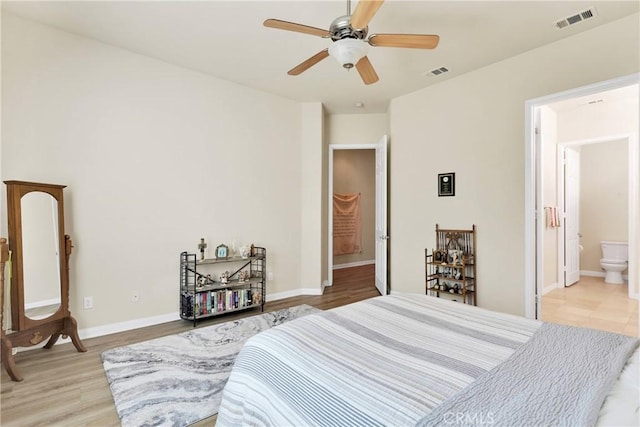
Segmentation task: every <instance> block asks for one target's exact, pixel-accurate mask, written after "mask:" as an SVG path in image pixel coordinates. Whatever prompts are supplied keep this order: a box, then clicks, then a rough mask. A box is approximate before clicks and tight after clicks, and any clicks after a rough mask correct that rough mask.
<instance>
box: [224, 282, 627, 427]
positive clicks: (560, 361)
mask: <svg viewBox="0 0 640 427" xmlns="http://www.w3.org/2000/svg"><path fill="white" fill-rule="evenodd" d="M637 347H638V339H636V338H632V337H627V336H624V335H618V334H612V333H608V332H603V331H595V330H592V329H586V328H576V327H569V326H561V325H554V324H549V323H544V322H540V321H537V320H532V319H526V318H523V317H518V316H512V315H507V314H503V313H497V312H492V311H489V310H485V309H482V308H479V307H473V306H469V305H464V304H460V303H456V302H452V301H446V300H444V299H440V298H434V297H429V296H426V295H387V296H382V297H377V298H372V299H369V300H366V301H361V302H358V303H354V304H350V305H347V306H343V307H338V308H335V309H332V310H328V311H325V312H322V313H318V314H313V315H309V316H306V317H303V318H300V319H296V320H294V321H292V322H289V323H286V324H284V325H281V326H278V327H276V328H273V329H270V330H268V331H265V332H263V333H261V334H258V335H256V336H254V337H252V338H251V339H249V340H248V341H247V343H246V344H245V346H244V348H243V349H242V350H241V352H240V353H239V354H238V356H237V358H236V361H235V364H234V367H233V370H232V372H231V375H230V377H229V380H228V382H227V384H226V386H225V389H224V392H223V397H222V402H221V405H220V410H219V413H218V419H217V424H216V425H217V426H220V427H226V426H240V425H274V426H305V425H313V426H365V425H366V426H413V425H420V426H432V425H433V426H435V425H456V426H460V425H499V426H504V425H509V426H511V425H518V426H521V425H522V426H523V425H531V426H534V425H535V426H541V425H567V426H582V425H594V424H599V425H625V424H626V425H638V411H639V409H638V361H637V360H638V350H637ZM603 403H604V404H603Z"/></svg>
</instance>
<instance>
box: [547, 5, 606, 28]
mask: <svg viewBox="0 0 640 427" xmlns="http://www.w3.org/2000/svg"><path fill="white" fill-rule="evenodd" d="M595 16H597V13H596V8H595V7H590V8H589V9H587V10H583V11H582V12H578V13H575V14H573V15H571V16H567V17H566V18H563V19H561V20H559V21H556V22H555V26H556V28H558V29H559V30H561V29H563V28H567V27H569V26H571V25H573V24H577V23H578V22H582V21H586V20H587V19H591V18H593V17H595Z"/></svg>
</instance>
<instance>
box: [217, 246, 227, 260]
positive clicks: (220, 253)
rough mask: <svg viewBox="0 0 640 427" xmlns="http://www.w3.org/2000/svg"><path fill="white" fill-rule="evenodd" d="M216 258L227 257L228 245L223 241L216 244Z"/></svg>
mask: <svg viewBox="0 0 640 427" xmlns="http://www.w3.org/2000/svg"><path fill="white" fill-rule="evenodd" d="M216 258H217V259H227V258H229V247H228V246H227V245H225V244H224V243H222V244H220V245H218V247H217V248H216Z"/></svg>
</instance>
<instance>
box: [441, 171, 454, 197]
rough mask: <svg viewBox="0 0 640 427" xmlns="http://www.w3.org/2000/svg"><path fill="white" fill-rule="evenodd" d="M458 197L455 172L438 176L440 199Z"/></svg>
mask: <svg viewBox="0 0 640 427" xmlns="http://www.w3.org/2000/svg"><path fill="white" fill-rule="evenodd" d="M455 195H456V174H455V172H449V173H439V174H438V197H447V196H455Z"/></svg>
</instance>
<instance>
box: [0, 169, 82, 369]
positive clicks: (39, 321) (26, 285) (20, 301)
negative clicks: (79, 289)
mask: <svg viewBox="0 0 640 427" xmlns="http://www.w3.org/2000/svg"><path fill="white" fill-rule="evenodd" d="M4 183H5V184H6V185H7V211H8V212H7V213H8V215H7V217H8V223H9V224H8V225H9V228H8V230H9V245H8V246H9V247H8V251H9V252H8V254H7V253H5V252H6V250H7V247H6V246H7V245H6V243H5V242H4V241H1V242H0V251H1V252H2V253H0V259H1V260H2V269H1V270H0V273H4V271H3V270H4V264H5V263H4V261H5V260H6V259H7V258H8V259H9V262H10V266H11V267H10V268H9V269H8V270H9V277H10V282H11V283H10V301H11V327H10V328H7V331H6V332H5V325H4V323H3V322H2V320H3V318H2V317H3V315H4V311H5V310H4V309H5V304H4V292H5V286H4V274H3V275H2V280H3V283H2V290H0V307H1V308H2V314H0V323H2V328H0V329H1V331H2V332H1V334H2V364H3V365H4V367H5V369H6V370H7V373H8V374H9V376H10V377H11V379H12V380H13V381H22V379H23V378H22V376H21V375H20V372H19V370H18V368H17V366H16V364H15V362H14V359H13V348H14V347H30V346H34V345H37V344H40V343H41V342H43V341H44V340H45V339H47V338H49V341H48V342H47V343H46V345H45V346H44V348H45V349H49V348H51V347H53V345H54V344H55V343H56V341H57V340H58V338H60V336H61V335H62V336H63V337H65V338H66V337H70V338H71V341H72V342H73V345H74V346H75V347H76V349H77V350H78V351H79V352H85V351H87V349H86V348H85V347H84V346H83V344H82V342H81V341H80V337H79V336H78V325H77V322H76V320H75V319H74V318H73V317H72V316H71V313H70V311H69V258H70V257H71V248H72V244H71V238H70V237H69V236H68V235H65V234H64V199H63V195H62V190H63V188H65V186H64V185H54V184H39V183H34V182H23V181H5V182H4ZM2 240H4V239H2Z"/></svg>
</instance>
